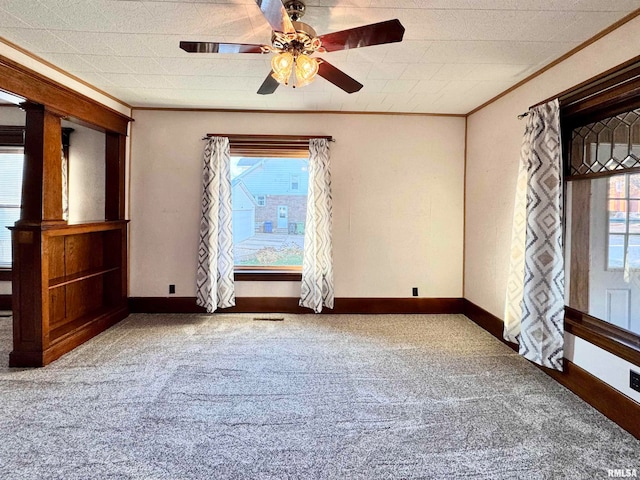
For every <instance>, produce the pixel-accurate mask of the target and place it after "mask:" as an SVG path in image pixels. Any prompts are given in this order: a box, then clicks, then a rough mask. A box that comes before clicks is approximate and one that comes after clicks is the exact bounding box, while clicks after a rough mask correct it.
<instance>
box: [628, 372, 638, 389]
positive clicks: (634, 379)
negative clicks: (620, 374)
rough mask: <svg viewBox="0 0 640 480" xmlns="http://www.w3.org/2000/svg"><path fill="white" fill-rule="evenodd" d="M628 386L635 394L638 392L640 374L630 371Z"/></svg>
mask: <svg viewBox="0 0 640 480" xmlns="http://www.w3.org/2000/svg"><path fill="white" fill-rule="evenodd" d="M629 377H630V379H629V386H630V387H631V389H633V390H635V391H636V392H640V373H638V372H634V371H633V370H630V376H629Z"/></svg>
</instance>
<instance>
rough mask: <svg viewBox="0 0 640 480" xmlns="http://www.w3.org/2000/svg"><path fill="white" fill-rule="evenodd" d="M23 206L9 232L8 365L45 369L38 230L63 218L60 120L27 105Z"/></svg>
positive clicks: (43, 269) (44, 272)
mask: <svg viewBox="0 0 640 480" xmlns="http://www.w3.org/2000/svg"><path fill="white" fill-rule="evenodd" d="M23 106H24V108H25V111H26V123H25V144H24V169H23V182H22V208H21V210H20V220H18V221H17V222H16V224H15V227H13V228H12V246H13V276H12V277H13V278H12V303H13V305H12V307H13V326H14V328H13V345H14V349H13V352H11V355H10V365H33V366H37V365H44V358H43V352H44V351H46V349H47V348H48V346H49V335H48V330H49V329H48V319H49V295H48V291H47V287H48V282H49V265H48V263H47V262H46V261H45V259H46V258H47V257H46V252H44V251H43V250H44V249H43V243H42V230H43V228H46V227H47V226H55V225H64V224H65V223H66V222H65V221H64V220H63V219H62V171H61V162H62V160H61V157H62V133H61V132H62V131H61V125H60V120H61V119H60V116H59V115H58V114H57V113H55V112H53V111H51V110H48V109H47V108H46V107H44V106H42V105H37V104H33V103H26V104H24V105H23Z"/></svg>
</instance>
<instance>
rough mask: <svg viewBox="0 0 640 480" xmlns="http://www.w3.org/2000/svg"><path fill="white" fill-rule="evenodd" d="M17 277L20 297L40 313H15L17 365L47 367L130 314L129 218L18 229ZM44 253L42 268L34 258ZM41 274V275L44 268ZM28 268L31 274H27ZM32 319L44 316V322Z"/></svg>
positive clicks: (18, 299)
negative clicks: (35, 296) (38, 295)
mask: <svg viewBox="0 0 640 480" xmlns="http://www.w3.org/2000/svg"><path fill="white" fill-rule="evenodd" d="M13 230H14V235H15V236H16V242H15V243H14V246H16V247H17V250H16V251H14V261H15V262H16V263H17V265H16V266H17V267H18V268H17V269H16V272H20V273H17V277H18V278H16V279H15V281H14V285H15V286H16V287H17V289H16V291H14V302H17V303H18V304H20V305H22V306H23V307H24V306H25V305H26V304H30V303H31V304H33V306H34V307H35V306H36V304H37V303H38V302H37V299H33V300H36V301H33V302H30V299H29V298H25V297H28V296H30V295H32V292H34V290H35V291H36V292H38V291H40V292H41V296H42V298H41V299H40V312H39V314H38V315H37V316H35V315H34V314H35V313H36V312H33V311H28V310H27V311H24V309H19V310H17V311H16V312H14V316H15V319H16V322H15V323H14V332H13V333H14V350H13V352H11V355H10V365H12V366H30V367H36V366H44V365H46V364H47V363H50V362H51V361H53V360H55V359H56V358H58V357H60V356H61V355H63V354H64V353H67V352H68V351H70V350H72V349H73V348H75V347H76V346H78V345H80V344H81V343H83V342H85V341H86V340H88V339H90V338H92V337H93V336H95V335H96V334H98V333H100V332H102V331H103V330H105V329H106V328H108V327H110V326H112V325H113V324H114V323H116V322H118V321H120V320H122V319H123V318H125V317H126V316H127V315H128V307H127V289H126V285H127V277H126V275H127V272H126V256H127V250H126V246H127V244H126V239H127V222H126V221H124V220H117V221H108V222H97V223H84V224H78V225H58V226H44V227H42V228H40V229H37V228H14V229H13ZM35 249H39V250H40V251H41V252H42V256H41V262H40V265H39V268H38V266H37V265H33V264H31V265H29V266H28V268H20V267H23V266H24V265H22V264H21V262H23V261H25V262H28V263H30V259H32V258H33V250H35ZM38 269H39V273H40V275H38V271H37V270H38ZM25 273H26V275H25ZM30 318H41V319H42V322H41V324H40V325H38V324H37V323H35V322H32V321H29V319H30Z"/></svg>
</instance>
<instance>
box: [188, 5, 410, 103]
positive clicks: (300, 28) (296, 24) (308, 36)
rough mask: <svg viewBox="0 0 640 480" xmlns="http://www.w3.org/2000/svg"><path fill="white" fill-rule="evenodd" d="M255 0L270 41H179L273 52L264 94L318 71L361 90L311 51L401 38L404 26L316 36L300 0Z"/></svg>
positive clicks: (200, 47) (202, 47)
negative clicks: (263, 18) (306, 21)
mask: <svg viewBox="0 0 640 480" xmlns="http://www.w3.org/2000/svg"><path fill="white" fill-rule="evenodd" d="M256 3H257V4H258V7H260V10H261V11H262V13H263V15H264V16H265V18H266V19H267V22H269V25H271V28H272V30H273V33H272V35H271V45H256V44H247V43H217V42H180V48H181V49H182V50H184V51H185V52H189V53H274V54H275V55H274V56H273V58H272V60H271V73H270V74H269V75H268V76H267V78H266V79H265V81H264V82H263V83H262V85H261V86H260V88H259V89H258V93H259V94H260V95H269V94H271V93H273V92H275V90H276V88H278V85H279V84H281V83H282V84H284V85H289V84H291V85H292V86H293V87H294V88H295V87H302V86H304V85H307V84H308V83H310V82H312V81H313V80H314V78H315V76H316V74H317V75H320V76H321V77H323V78H325V79H326V80H328V81H329V82H331V83H333V84H334V85H336V86H337V87H339V88H341V89H342V90H344V91H345V92H347V93H354V92H357V91H358V90H360V89H361V88H362V84H361V83H359V82H358V81H357V80H354V79H353V78H351V77H350V76H349V75H347V74H346V73H344V72H343V71H342V70H339V69H338V68H336V67H334V66H333V65H331V64H330V63H329V62H327V61H326V60H323V59H321V58H318V57H312V56H311V55H313V54H314V53H324V52H333V51H336V50H349V49H352V48H360V47H368V46H370V45H381V44H384V43H394V42H401V41H402V36H403V35H404V27H403V26H402V24H401V23H400V21H399V20H397V19H395V20H387V21H386V22H380V23H373V24H371V25H364V26H362V27H356V28H351V29H348V30H341V31H339V32H333V33H328V34H325V35H320V36H317V35H316V32H315V30H314V29H313V28H311V27H310V26H309V25H307V24H306V23H303V22H300V21H299V20H300V18H301V17H302V16H303V15H304V12H305V4H304V3H303V2H302V1H301V0H287V1H286V2H285V3H284V4H283V3H282V2H281V1H280V0H256ZM292 72H295V74H294V75H292ZM292 77H295V78H294V80H293V81H291V78H292Z"/></svg>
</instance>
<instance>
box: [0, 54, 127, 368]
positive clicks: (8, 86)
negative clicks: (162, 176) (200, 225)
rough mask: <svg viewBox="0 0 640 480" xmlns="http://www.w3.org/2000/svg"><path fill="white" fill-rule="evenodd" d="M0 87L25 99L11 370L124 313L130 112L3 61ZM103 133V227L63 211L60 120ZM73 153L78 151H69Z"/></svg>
mask: <svg viewBox="0 0 640 480" xmlns="http://www.w3.org/2000/svg"><path fill="white" fill-rule="evenodd" d="M0 88H2V89H4V90H7V91H10V92H12V93H14V94H16V95H19V96H22V97H24V98H27V99H28V100H27V101H26V102H24V103H23V104H21V107H22V108H23V109H24V110H25V127H24V168H23V172H24V178H23V184H22V207H21V209H20V220H18V221H17V222H16V224H15V226H13V227H12V228H11V231H12V249H13V251H12V257H13V266H12V309H13V351H12V352H11V353H10V355H9V365H10V366H12V367H40V366H44V365H46V364H48V363H50V362H51V361H53V360H55V359H57V358H58V357H60V356H61V355H63V354H65V353H66V352H68V351H70V350H72V349H73V348H75V347H76V346H78V345H80V344H81V343H83V342H85V341H87V340H89V339H90V338H91V337H93V336H95V335H97V334H98V333H100V332H102V331H103V330H106V329H107V328H108V327H110V326H111V325H113V324H114V323H116V322H118V321H119V320H121V319H123V318H125V317H126V316H127V315H128V313H129V312H128V306H127V292H128V286H127V271H128V267H127V220H125V151H126V136H127V131H128V125H129V121H130V120H131V119H130V118H129V117H127V116H126V115H123V114H122V113H119V112H117V111H115V110H112V109H110V108H108V107H106V106H104V105H103V104H100V103H98V102H96V101H95V100H92V99H90V98H88V97H85V96H83V95H81V94H79V93H77V92H75V91H73V90H70V89H69V88H67V87H65V86H64V85H60V84H58V83H56V82H54V81H52V80H50V79H48V78H45V77H42V76H41V75H40V74H39V73H37V72H34V71H32V70H29V69H28V68H26V67H23V66H22V65H19V64H17V63H16V62H14V61H13V60H10V59H8V58H6V57H3V56H2V55H0ZM63 118H64V119H69V120H71V121H74V122H77V123H79V124H82V125H85V126H87V127H90V128H94V129H95V130H98V131H101V132H104V134H105V156H104V159H105V198H104V202H105V210H104V220H101V221H96V222H91V223H82V224H71V225H70V224H68V223H67V221H65V220H64V219H63V213H62V191H63V187H62V183H63V182H62V168H61V158H62V143H63V139H62V124H61V120H62V119H63ZM71 148H73V147H71Z"/></svg>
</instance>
